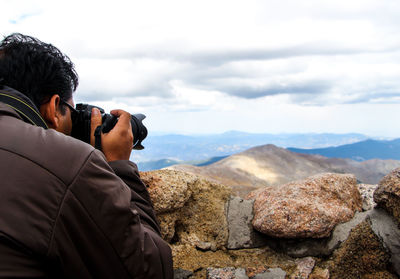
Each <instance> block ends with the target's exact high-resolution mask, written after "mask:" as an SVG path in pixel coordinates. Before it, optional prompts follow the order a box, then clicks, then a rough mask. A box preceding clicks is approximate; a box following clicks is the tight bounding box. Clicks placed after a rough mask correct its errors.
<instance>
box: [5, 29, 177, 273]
mask: <svg viewBox="0 0 400 279" xmlns="http://www.w3.org/2000/svg"><path fill="white" fill-rule="evenodd" d="M77 85H78V77H77V74H76V72H75V70H74V66H73V64H72V62H71V61H70V60H69V58H68V57H66V56H65V55H63V54H62V53H61V52H60V51H59V50H58V49H57V48H55V47H54V46H52V45H49V44H46V43H43V42H41V41H39V40H37V39H35V38H32V37H29V36H25V35H22V34H12V35H10V36H8V37H6V38H4V39H3V41H1V44H0V133H1V136H0V278H22V277H24V278H172V276H173V275H172V257H171V251H170V248H169V246H168V244H167V243H165V242H164V241H163V240H162V239H161V237H160V231H159V226H158V223H157V221H156V218H155V215H154V212H153V208H152V205H151V201H150V198H149V194H148V192H147V189H146V187H145V185H144V184H143V183H142V181H141V180H140V178H139V174H138V170H137V167H136V165H135V164H133V163H132V162H130V161H129V160H128V159H129V156H130V152H131V150H132V143H133V136H132V131H131V126H130V115H129V113H127V112H125V111H122V110H115V111H112V112H111V113H112V114H114V115H116V116H118V117H119V121H118V122H117V124H116V126H115V127H114V128H113V129H112V130H111V131H110V132H109V133H107V134H102V135H101V144H102V152H101V151H99V150H97V149H94V148H93V147H92V146H91V145H89V144H86V143H84V142H82V141H79V140H76V139H74V138H72V137H70V136H68V135H70V134H71V129H72V120H71V113H72V109H73V106H74V103H73V98H72V93H73V92H74V91H75V89H76V87H77ZM19 105H21V107H22V108H21V107H19ZM24 109H26V111H24ZM29 113H31V117H30V116H29V115H27V114H29ZM32 119H33V120H32ZM91 122H92V138H91V142H92V143H93V142H94V136H93V132H94V130H95V128H96V127H97V126H98V125H99V124H101V115H100V112H99V111H98V110H97V109H94V110H93V111H92V118H91ZM47 127H48V128H47Z"/></svg>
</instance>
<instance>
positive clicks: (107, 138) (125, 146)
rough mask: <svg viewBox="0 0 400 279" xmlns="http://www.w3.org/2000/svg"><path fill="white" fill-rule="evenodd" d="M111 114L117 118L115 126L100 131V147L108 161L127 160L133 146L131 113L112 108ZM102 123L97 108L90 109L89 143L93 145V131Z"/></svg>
mask: <svg viewBox="0 0 400 279" xmlns="http://www.w3.org/2000/svg"><path fill="white" fill-rule="evenodd" d="M110 113H111V114H112V115H114V116H117V117H118V118H119V120H118V122H117V124H116V125H115V127H114V128H113V129H112V130H111V131H110V132H108V133H105V134H104V133H101V148H102V151H103V153H104V155H105V156H106V159H107V161H108V162H111V161H117V160H129V157H130V155H131V151H132V147H133V134H132V128H131V115H130V114H129V113H128V112H126V111H123V110H112V111H111V112H110ZM101 124H102V120H101V114H100V111H99V110H98V109H97V108H93V109H92V117H91V127H90V128H91V130H90V144H91V145H92V146H94V142H95V139H94V131H95V130H96V127H97V126H99V125H101Z"/></svg>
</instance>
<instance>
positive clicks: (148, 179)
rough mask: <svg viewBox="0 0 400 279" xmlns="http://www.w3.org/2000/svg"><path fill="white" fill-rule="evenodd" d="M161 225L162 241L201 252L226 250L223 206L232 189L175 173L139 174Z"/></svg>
mask: <svg viewBox="0 0 400 279" xmlns="http://www.w3.org/2000/svg"><path fill="white" fill-rule="evenodd" d="M141 178H142V180H143V182H144V183H145V184H146V185H147V186H148V187H149V188H148V189H149V193H150V197H151V200H152V202H153V204H154V208H155V211H156V213H157V217H158V219H159V222H160V225H161V234H162V237H163V238H164V239H165V240H166V241H168V242H170V243H176V244H189V245H191V246H193V247H198V248H199V249H202V250H205V249H206V250H208V249H209V250H216V249H217V248H222V247H225V246H226V242H227V240H228V223H227V220H226V208H225V205H226V202H227V201H228V199H229V197H230V193H231V189H230V188H228V187H226V186H223V185H221V184H218V183H214V182H211V181H208V180H205V179H203V178H201V177H199V176H195V175H191V174H188V173H184V172H180V171H174V170H157V171H150V172H142V173H141Z"/></svg>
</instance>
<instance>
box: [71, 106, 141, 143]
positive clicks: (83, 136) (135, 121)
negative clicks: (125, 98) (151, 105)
mask: <svg viewBox="0 0 400 279" xmlns="http://www.w3.org/2000/svg"><path fill="white" fill-rule="evenodd" d="M93 108H97V109H99V110H100V113H101V118H102V125H101V131H102V132H103V133H108V132H109V131H111V129H112V128H114V126H115V124H117V122H118V117H116V116H114V115H112V114H108V113H105V112H104V109H102V108H100V107H97V106H92V105H89V104H77V105H76V112H77V115H76V117H75V119H74V123H73V125H72V133H71V136H72V137H74V138H76V139H79V140H82V141H84V142H86V143H89V144H90V131H91V129H90V128H91V127H90V126H91V117H92V109H93ZM145 118H146V116H145V115H144V114H132V115H131V127H132V134H133V149H136V150H142V149H144V147H143V145H142V141H143V140H144V139H145V138H146V137H147V129H146V127H145V126H144V125H143V123H142V120H143V119H145Z"/></svg>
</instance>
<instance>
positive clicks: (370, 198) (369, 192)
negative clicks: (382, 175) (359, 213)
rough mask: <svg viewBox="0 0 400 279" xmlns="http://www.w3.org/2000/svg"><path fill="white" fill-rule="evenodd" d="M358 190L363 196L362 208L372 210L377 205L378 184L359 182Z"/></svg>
mask: <svg viewBox="0 0 400 279" xmlns="http://www.w3.org/2000/svg"><path fill="white" fill-rule="evenodd" d="M357 186H358V190H359V191H360V194H361V198H362V209H363V211H367V210H371V209H373V208H374V207H375V205H376V203H375V202H374V192H375V190H376V188H377V187H378V185H377V184H375V185H371V184H358V185H357Z"/></svg>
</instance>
